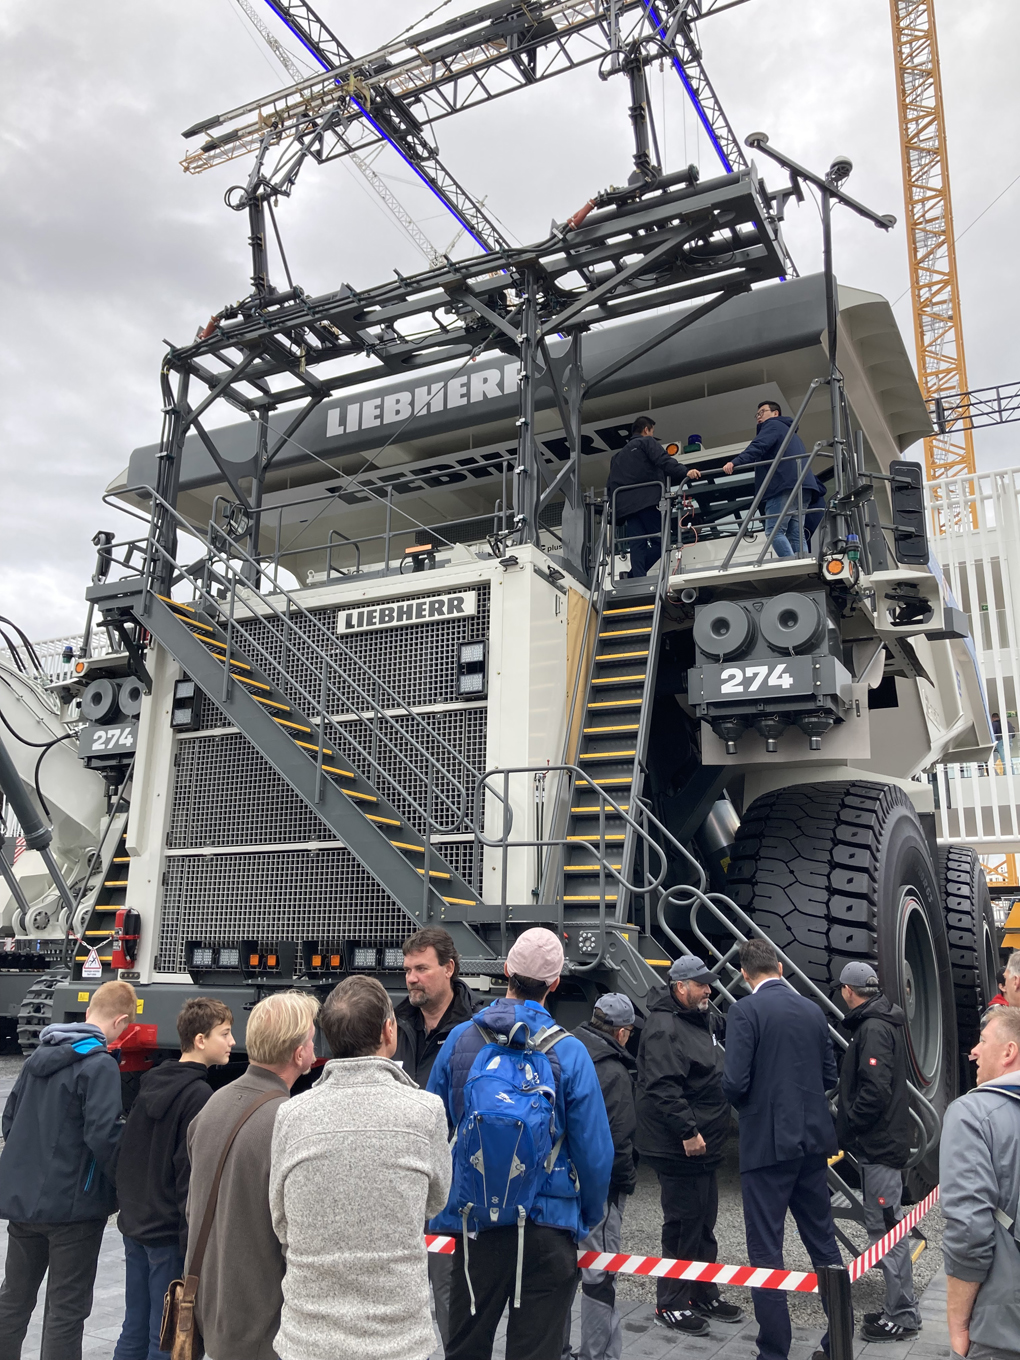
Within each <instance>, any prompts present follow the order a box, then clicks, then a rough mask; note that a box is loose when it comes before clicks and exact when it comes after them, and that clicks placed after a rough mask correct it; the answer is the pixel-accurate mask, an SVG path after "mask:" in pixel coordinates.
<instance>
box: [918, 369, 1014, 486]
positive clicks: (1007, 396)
mask: <svg viewBox="0 0 1020 1360" xmlns="http://www.w3.org/2000/svg"><path fill="white" fill-rule="evenodd" d="M930 405H931V416H932V422H933V423H934V425H935V428H936V429H937V430H938V431H939V433H940V434H943V435H946V434H949V433H950V432H951V431H953V432H959V431H967V430H980V429H983V428H984V427H985V426H987V425H1011V424H1013V423H1014V421H1017V420H1020V383H1015V382H1014V383H1000V384H999V386H998V387H976V388H975V389H974V391H973V392H953V393H947V394H946V395H945V396H939V397H936V398H935V400H934V401H933V402H931V403H930ZM972 470H973V469H968V471H972Z"/></svg>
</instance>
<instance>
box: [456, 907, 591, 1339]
mask: <svg viewBox="0 0 1020 1360" xmlns="http://www.w3.org/2000/svg"><path fill="white" fill-rule="evenodd" d="M504 968H505V972H506V975H507V979H508V983H507V993H506V997H505V999H504V998H501V999H500V1000H498V1001H495V1002H493V1004H492V1005H491V1006H488V1007H486V1009H485V1010H483V1011H480V1012H479V1013H478V1014H477V1015H476V1016H475V1017H474V1018H473V1019H471V1020H468V1021H466V1022H465V1023H464V1024H462V1025H458V1026H457V1028H456V1029H455V1030H454V1031H453V1032H452V1034H451V1035H450V1037H449V1039H447V1041H446V1043H445V1044H444V1045H443V1047H442V1048H441V1049H440V1051H439V1056H438V1057H437V1058H436V1062H435V1066H434V1067H433V1069H432V1076H431V1077H430V1078H429V1090H430V1091H432V1092H433V1093H434V1094H436V1095H438V1096H441V1097H442V1099H443V1103H444V1104H445V1106H446V1114H447V1119H448V1121H449V1124H450V1128H451V1130H456V1133H457V1143H456V1146H455V1148H454V1157H453V1189H452V1190H451V1192H450V1200H449V1203H448V1204H447V1206H446V1208H445V1209H444V1210H443V1211H442V1213H440V1214H438V1215H437V1216H436V1218H434V1219H433V1220H432V1222H431V1224H430V1226H429V1230H430V1231H431V1232H435V1233H456V1234H457V1235H458V1241H457V1249H456V1251H455V1253H454V1272H453V1289H452V1293H451V1298H450V1331H451V1336H450V1344H449V1345H448V1346H447V1348H446V1360H491V1356H492V1343H493V1340H494V1338H495V1335H496V1328H497V1327H498V1325H499V1320H500V1318H501V1316H502V1314H503V1310H504V1308H506V1306H507V1304H508V1303H509V1304H510V1320H509V1323H508V1326H507V1342H506V1360H559V1357H560V1353H561V1350H562V1345H563V1332H564V1326H565V1323H566V1318H567V1312H568V1310H569V1308H570V1301H571V1298H572V1297H573V1293H574V1288H575V1286H576V1282H577V1243H578V1242H579V1241H581V1240H582V1239H583V1238H584V1237H586V1236H587V1235H588V1233H589V1232H591V1230H592V1228H594V1227H595V1225H596V1224H597V1223H599V1222H600V1221H601V1220H602V1218H603V1216H604V1214H605V1205H606V1194H607V1192H608V1190H609V1179H610V1173H611V1171H612V1166H613V1140H612V1138H611V1136H610V1133H609V1121H608V1119H607V1118H606V1107H605V1105H604V1103H603V1100H602V1092H601V1090H600V1088H599V1082H598V1077H597V1076H596V1075H595V1067H594V1064H593V1063H592V1060H591V1058H590V1057H589V1056H588V1051H587V1049H586V1048H585V1046H584V1045H583V1044H582V1043H581V1041H580V1040H579V1039H577V1038H575V1037H574V1035H572V1034H568V1033H567V1032H566V1031H565V1030H563V1029H561V1028H560V1026H558V1025H556V1024H555V1023H554V1021H553V1018H552V1016H551V1015H550V1014H549V1012H548V1010H547V1009H546V1007H545V1002H546V1000H547V998H548V996H549V993H550V992H552V991H555V989H556V988H557V987H558V986H559V981H560V973H561V972H562V970H563V946H562V944H561V943H560V941H559V939H558V937H557V936H556V935H555V934H553V932H552V931H551V930H544V929H542V928H541V927H535V928H533V929H531V930H525V931H524V932H523V934H521V935H520V936H518V938H517V939H516V940H515V941H514V943H513V945H511V947H510V950H509V953H508V954H507V960H506V964H505V965H504ZM510 1121H512V1122H510ZM494 1187H499V1188H498V1189H495V1188H494ZM504 1206H505V1207H504ZM476 1207H477V1213H475V1212H473V1211H474V1210H475V1209H476ZM522 1300H524V1304H523V1306H522Z"/></svg>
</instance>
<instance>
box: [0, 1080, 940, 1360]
mask: <svg viewBox="0 0 1020 1360" xmlns="http://www.w3.org/2000/svg"><path fill="white" fill-rule="evenodd" d="M20 1065H21V1060H20V1059H15V1058H0V1108H2V1106H3V1104H4V1102H5V1101H6V1099H7V1096H8V1094H9V1092H10V1089H11V1087H12V1086H13V1085H14V1081H15V1079H16V1076H17V1072H18V1069H19V1067H20ZM735 1172H736V1165H735V1160H734V1159H733V1157H732V1156H731V1157H729V1158H728V1159H727V1163H726V1164H725V1165H724V1167H723V1168H722V1169H721V1174H720V1230H719V1234H718V1236H719V1243H720V1256H721V1258H722V1259H723V1260H727V1261H730V1262H731V1263H733V1264H739V1263H740V1262H742V1261H744V1260H745V1259H746V1255H745V1253H744V1251H743V1249H742V1248H743V1242H742V1228H741V1226H740V1205H739V1181H738V1179H737V1176H736V1174H735ZM656 1190H657V1187H656V1185H655V1180H654V1177H652V1176H650V1175H649V1174H647V1173H645V1174H643V1175H642V1177H641V1179H640V1183H639V1187H638V1193H637V1194H636V1195H635V1196H633V1198H632V1201H631V1202H630V1204H628V1208H627V1213H626V1214H625V1217H624V1246H625V1248H626V1249H627V1250H629V1251H633V1252H647V1253H649V1254H653V1253H655V1252H656V1250H657V1246H658V1244H657V1241H656V1240H655V1236H656V1234H657V1231H658V1220H657V1210H658V1205H657V1193H656ZM923 1226H924V1227H925V1230H926V1232H927V1233H928V1237H929V1243H930V1245H929V1249H928V1250H927V1251H926V1252H925V1253H924V1255H923V1256H922V1257H921V1258H920V1261H919V1262H918V1266H917V1269H916V1271H915V1278H916V1279H917V1283H918V1286H919V1287H923V1293H922V1294H921V1314H922V1317H923V1321H924V1325H923V1328H922V1330H921V1332H920V1333H919V1334H918V1336H917V1339H916V1340H915V1341H912V1342H905V1343H903V1344H891V1343H888V1342H886V1343H883V1344H880V1345H867V1344H865V1343H863V1342H860V1341H857V1343H856V1344H855V1357H856V1360H948V1358H949V1355H950V1347H949V1333H948V1330H947V1327H946V1287H945V1276H944V1274H943V1273H942V1253H941V1251H940V1250H939V1248H938V1240H939V1238H940V1236H941V1233H940V1231H939V1230H940V1226H941V1225H940V1221H939V1217H938V1215H937V1213H936V1214H935V1215H929V1218H928V1219H926V1220H925V1224H924V1225H923ZM628 1228H629V1229H630V1231H628ZM6 1251H7V1248H6V1223H3V1222H0V1253H2V1254H3V1256H6ZM786 1263H787V1265H788V1266H789V1267H791V1268H792V1269H800V1268H805V1269H806V1268H808V1267H807V1262H806V1258H803V1249H802V1248H801V1246H800V1243H799V1241H797V1239H796V1236H795V1233H794V1230H793V1227H792V1224H791V1225H789V1232H788V1252H787V1262H786ZM44 1290H45V1282H44V1284H43V1289H42V1290H40V1295H39V1303H38V1305H37V1307H36V1310H35V1313H34V1314H33V1317H32V1322H31V1325H30V1327H29V1331H28V1336H27V1337H26V1340H25V1346H24V1349H23V1351H22V1360H38V1356H39V1340H40V1334H41V1330H42V1300H43V1297H44ZM853 1292H854V1306H855V1308H856V1309H857V1310H858V1314H860V1313H862V1312H864V1311H865V1310H867V1309H871V1308H877V1307H879V1306H880V1300H881V1276H880V1275H879V1274H878V1272H877V1271H872V1272H869V1274H868V1275H866V1276H865V1277H864V1278H863V1279H862V1280H860V1281H859V1282H858V1283H857V1284H856V1285H854V1289H853ZM620 1294H621V1298H620V1311H621V1313H622V1315H623V1337H624V1344H623V1355H624V1360H681V1357H683V1360H754V1358H755V1355H756V1347H755V1340H754V1338H755V1333H756V1330H757V1328H756V1325H755V1322H754V1318H753V1316H751V1314H750V1293H749V1291H748V1290H746V1289H729V1290H727V1297H728V1298H729V1299H730V1300H731V1301H732V1302H735V1303H739V1304H740V1305H741V1306H743V1307H744V1308H745V1309H746V1310H747V1314H748V1316H747V1318H746V1319H745V1321H744V1322H743V1324H741V1325H739V1326H733V1325H731V1326H723V1325H721V1324H713V1325H712V1329H711V1332H710V1334H709V1335H708V1336H706V1337H689V1338H688V1337H685V1338H682V1339H678V1338H677V1337H676V1336H674V1335H673V1334H672V1333H670V1332H668V1331H666V1330H665V1329H664V1328H662V1327H657V1326H656V1325H655V1320H654V1286H653V1285H652V1284H651V1282H649V1281H642V1280H633V1279H629V1280H621V1289H620ZM791 1302H792V1304H793V1308H792V1309H791V1313H792V1318H793V1324H794V1325H793V1346H792V1348H791V1351H790V1357H791V1360H810V1357H811V1354H812V1352H813V1351H814V1350H815V1348H816V1347H817V1345H818V1340H819V1337H820V1336H821V1332H822V1327H823V1320H822V1314H821V1308H820V1306H819V1304H818V1303H817V1300H816V1299H814V1298H811V1297H810V1296H805V1295H800V1296H797V1297H796V1298H793V1299H791ZM579 1307H580V1303H579V1300H578V1302H576V1303H575V1305H574V1331H573V1344H574V1345H575V1346H576V1345H577V1344H578V1343H579V1339H580V1326H579V1323H578V1311H579ZM123 1316H124V1249H123V1244H122V1239H121V1236H120V1234H119V1233H118V1232H117V1229H116V1226H115V1224H114V1222H113V1220H111V1222H110V1224H109V1225H108V1227H107V1229H106V1235H105V1237H104V1238H103V1247H102V1251H101V1253H100V1257H99V1270H98V1272H97V1276H96V1289H95V1297H94V1302H93V1308H92V1314H91V1316H90V1317H89V1319H88V1322H87V1323H86V1324H85V1339H84V1344H83V1347H82V1360H111V1357H112V1356H113V1351H114V1347H115V1346H116V1344H117V1338H118V1336H119V1335H120V1326H121V1321H122V1319H123ZM505 1332H506V1319H505V1318H504V1321H503V1323H502V1324H501V1326H500V1329H499V1332H498V1334H497V1339H496V1345H495V1348H494V1350H493V1360H504V1350H505V1348H504V1338H505ZM442 1354H443V1353H442V1349H441V1348H439V1349H437V1350H435V1351H434V1352H433V1353H432V1356H431V1357H430V1360H442ZM408 1360H418V1357H411V1356H409V1357H408Z"/></svg>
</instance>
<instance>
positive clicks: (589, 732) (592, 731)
mask: <svg viewBox="0 0 1020 1360" xmlns="http://www.w3.org/2000/svg"><path fill="white" fill-rule="evenodd" d="M640 726H641V725H640V723H618V724H617V725H616V726H615V727H586V728H585V729H584V735H585V736H586V737H591V736H595V735H597V733H599V732H637V731H639V730H640Z"/></svg>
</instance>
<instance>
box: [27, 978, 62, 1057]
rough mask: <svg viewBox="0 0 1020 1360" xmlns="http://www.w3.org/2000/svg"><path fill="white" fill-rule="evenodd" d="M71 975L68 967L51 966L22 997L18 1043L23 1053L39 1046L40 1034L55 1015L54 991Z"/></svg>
mask: <svg viewBox="0 0 1020 1360" xmlns="http://www.w3.org/2000/svg"><path fill="white" fill-rule="evenodd" d="M70 976H71V972H70V969H68V968H50V969H49V970H48V971H47V972H46V973H44V974H43V976H42V977H41V978H39V980H38V981H37V982H33V983H32V985H31V987H29V989H28V991H27V992H26V993H25V995H24V996H23V997H22V1000H21V1005H20V1006H19V1007H18V1043H19V1044H20V1045H21V1051H22V1053H31V1051H32V1049H33V1048H38V1047H39V1035H40V1034H41V1033H42V1031H43V1030H44V1029H45V1028H46V1026H47V1025H48V1024H49V1023H50V1020H51V1019H52V1016H53V993H54V992H55V991H56V989H57V985H58V983H61V982H66V981H67V979H68V978H69V977H70Z"/></svg>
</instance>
